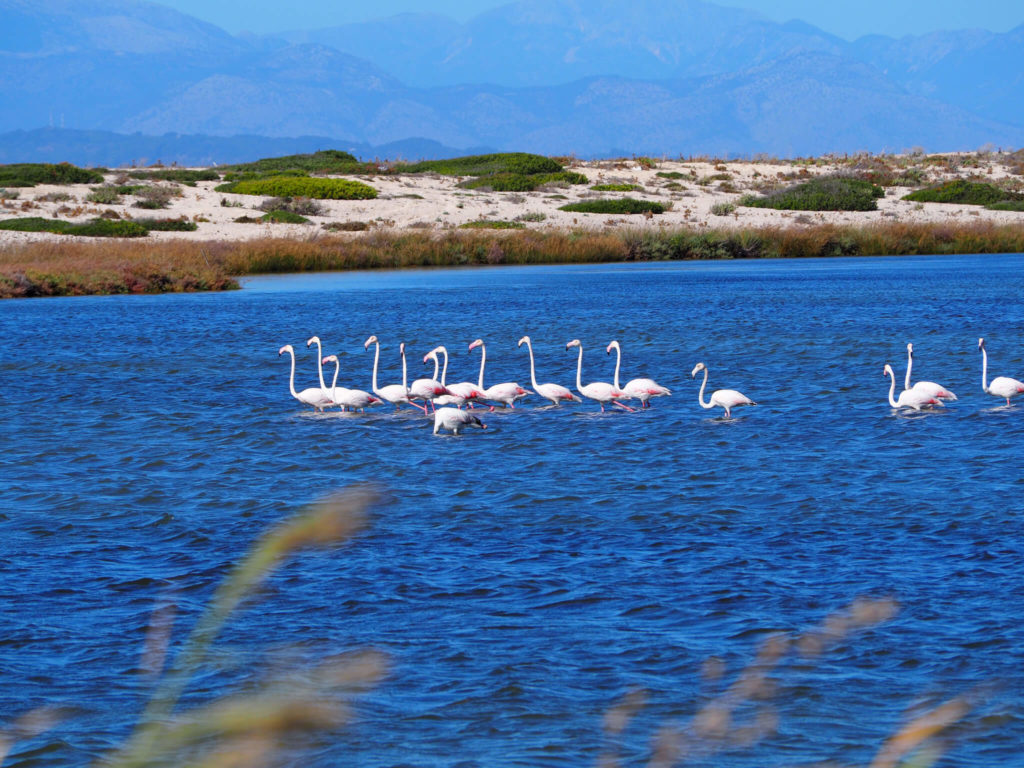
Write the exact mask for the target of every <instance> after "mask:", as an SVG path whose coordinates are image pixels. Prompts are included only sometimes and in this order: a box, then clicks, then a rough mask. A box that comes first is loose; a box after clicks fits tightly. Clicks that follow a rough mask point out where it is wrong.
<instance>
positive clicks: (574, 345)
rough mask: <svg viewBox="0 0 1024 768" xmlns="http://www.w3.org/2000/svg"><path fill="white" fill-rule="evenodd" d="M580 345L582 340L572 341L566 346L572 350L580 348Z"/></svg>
mask: <svg viewBox="0 0 1024 768" xmlns="http://www.w3.org/2000/svg"><path fill="white" fill-rule="evenodd" d="M579 345H580V340H579V339H573V340H572V341H570V342H569V343H568V344H566V345H565V348H566V349H571V348H572V347H578V346H579Z"/></svg>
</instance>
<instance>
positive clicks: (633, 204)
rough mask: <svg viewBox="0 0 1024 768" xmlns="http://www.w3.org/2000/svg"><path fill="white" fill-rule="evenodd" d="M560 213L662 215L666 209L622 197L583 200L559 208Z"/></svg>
mask: <svg viewBox="0 0 1024 768" xmlns="http://www.w3.org/2000/svg"><path fill="white" fill-rule="evenodd" d="M559 210H560V211H568V212H570V213H616V214H627V215H628V214H633V213H664V212H665V210H666V208H665V205H664V204H662V203H654V202H651V201H650V200H637V199H636V198H634V197H622V198H617V199H613V200H584V201H582V202H579V203H569V204H568V205H563V206H561V207H560V208H559Z"/></svg>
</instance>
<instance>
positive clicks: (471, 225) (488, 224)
mask: <svg viewBox="0 0 1024 768" xmlns="http://www.w3.org/2000/svg"><path fill="white" fill-rule="evenodd" d="M525 227H526V225H525V224H523V223H522V222H520V221H500V220H489V219H481V220H479V221H467V222H466V223H465V224H460V225H459V229H524V228H525Z"/></svg>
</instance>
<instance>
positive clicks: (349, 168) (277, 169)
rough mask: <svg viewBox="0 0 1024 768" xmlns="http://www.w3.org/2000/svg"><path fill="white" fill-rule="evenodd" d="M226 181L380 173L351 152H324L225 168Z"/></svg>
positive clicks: (263, 160) (262, 160)
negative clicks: (268, 177)
mask: <svg viewBox="0 0 1024 768" xmlns="http://www.w3.org/2000/svg"><path fill="white" fill-rule="evenodd" d="M221 170H222V171H225V172H226V173H225V176H224V178H225V179H226V180H228V181H232V180H242V179H254V178H263V177H266V176H308V175H309V174H318V175H328V174H334V175H340V174H366V173H377V172H378V171H377V168H376V166H375V165H374V164H373V163H364V162H361V161H360V160H358V159H357V158H356V157H355V156H354V155H352V154H349V153H348V152H342V151H341V150H338V149H324V150H321V151H319V152H313V153H311V154H302V155H285V156H283V157H265V158H263V159H261V160H256V161H255V162H252V163H238V164H236V165H225V166H223V167H222V168H221Z"/></svg>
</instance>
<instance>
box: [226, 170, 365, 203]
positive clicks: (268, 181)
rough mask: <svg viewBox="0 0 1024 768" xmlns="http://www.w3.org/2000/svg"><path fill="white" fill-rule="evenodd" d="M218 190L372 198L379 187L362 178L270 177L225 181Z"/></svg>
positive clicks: (338, 197) (340, 197)
mask: <svg viewBox="0 0 1024 768" xmlns="http://www.w3.org/2000/svg"><path fill="white" fill-rule="evenodd" d="M216 191H217V192H231V193H234V194H236V195H270V196H273V197H306V198H314V199H316V200H371V199H373V198H375V197H377V190H376V189H374V188H373V187H371V186H369V185H368V184H363V183H362V182H361V181H351V180H348V179H324V178H311V177H308V176H268V177H267V178H264V179H248V180H245V181H234V182H229V183H227V184H221V185H220V186H218V187H217V188H216Z"/></svg>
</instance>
